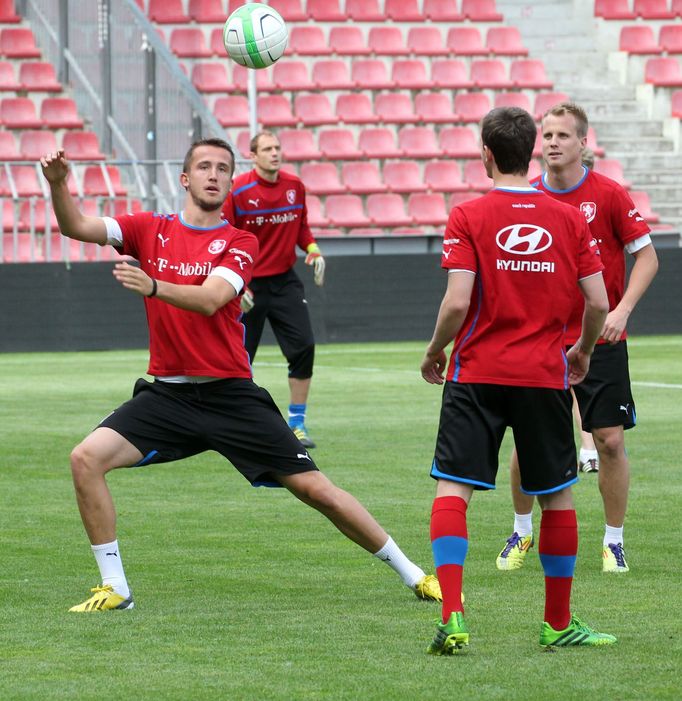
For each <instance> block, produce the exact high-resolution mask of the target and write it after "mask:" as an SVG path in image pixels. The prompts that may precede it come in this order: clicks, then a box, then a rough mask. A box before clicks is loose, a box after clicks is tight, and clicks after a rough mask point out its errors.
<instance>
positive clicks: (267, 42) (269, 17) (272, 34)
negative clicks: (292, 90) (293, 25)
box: [223, 2, 289, 68]
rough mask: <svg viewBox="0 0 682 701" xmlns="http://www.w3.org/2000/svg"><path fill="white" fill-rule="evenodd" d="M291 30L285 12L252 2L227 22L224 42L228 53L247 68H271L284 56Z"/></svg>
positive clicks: (238, 9) (235, 12)
mask: <svg viewBox="0 0 682 701" xmlns="http://www.w3.org/2000/svg"><path fill="white" fill-rule="evenodd" d="M288 38H289V32H288V31H287V25H286V24H285V22H284V20H283V19H282V16H281V15H280V14H279V12H277V10H273V9H272V8H271V7H268V6H267V5H262V4H260V3H255V2H254V3H249V4H248V5H242V6H241V7H239V8H237V9H236V10H235V11H234V12H233V13H232V14H231V15H230V16H229V17H228V18H227V21H226V22H225V26H224V27H223V42H224V43H225V49H226V51H227V53H228V56H229V57H230V58H231V59H232V60H233V61H236V62H237V63H238V64H240V65H241V66H246V67H247V68H267V67H268V66H271V65H272V64H273V63H274V62H275V61H276V60H277V59H278V58H281V56H282V54H283V53H284V49H286V48H287V40H288Z"/></svg>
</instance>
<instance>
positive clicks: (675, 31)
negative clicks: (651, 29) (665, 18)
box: [658, 5, 682, 54]
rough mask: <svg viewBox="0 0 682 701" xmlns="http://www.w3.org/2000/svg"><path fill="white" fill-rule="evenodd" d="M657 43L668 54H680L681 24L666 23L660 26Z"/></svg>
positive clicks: (681, 50)
mask: <svg viewBox="0 0 682 701" xmlns="http://www.w3.org/2000/svg"><path fill="white" fill-rule="evenodd" d="M680 7H682V5H681V6H680ZM658 43H659V44H660V46H661V48H662V49H663V51H667V52H668V53H669V54H682V24H666V25H664V26H663V27H661V29H660V30H659V33H658Z"/></svg>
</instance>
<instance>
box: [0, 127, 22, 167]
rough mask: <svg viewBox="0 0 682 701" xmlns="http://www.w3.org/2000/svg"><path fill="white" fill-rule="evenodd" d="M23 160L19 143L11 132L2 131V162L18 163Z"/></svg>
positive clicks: (0, 144)
mask: <svg viewBox="0 0 682 701" xmlns="http://www.w3.org/2000/svg"><path fill="white" fill-rule="evenodd" d="M20 158H21V155H20V154H19V149H18V148H17V142H16V140H15V138H14V135H13V134H12V132H11V131H5V130H2V131H0V161H17V160H19V159H20Z"/></svg>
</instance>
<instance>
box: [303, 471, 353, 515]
mask: <svg viewBox="0 0 682 701" xmlns="http://www.w3.org/2000/svg"><path fill="white" fill-rule="evenodd" d="M318 475H319V477H322V474H321V473H317V474H316V475H315V478H314V479H310V480H308V482H307V483H306V485H305V492H304V494H303V495H301V496H302V497H303V499H304V501H306V502H307V503H308V504H310V506H312V507H314V508H316V509H317V510H318V511H322V512H323V513H325V514H329V513H332V512H337V511H339V510H341V509H342V504H343V494H344V492H343V491H342V490H341V489H339V488H338V487H337V486H336V485H334V484H333V483H332V482H330V481H329V480H328V479H320V478H319V477H318Z"/></svg>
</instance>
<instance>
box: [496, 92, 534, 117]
mask: <svg viewBox="0 0 682 701" xmlns="http://www.w3.org/2000/svg"><path fill="white" fill-rule="evenodd" d="M495 107H520V108H521V109H522V110H526V112H529V113H530V114H533V110H532V109H531V106H530V98H529V97H528V95H526V93H525V92H496V93H495Z"/></svg>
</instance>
